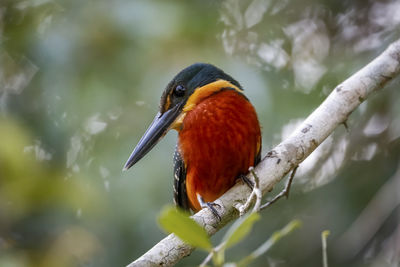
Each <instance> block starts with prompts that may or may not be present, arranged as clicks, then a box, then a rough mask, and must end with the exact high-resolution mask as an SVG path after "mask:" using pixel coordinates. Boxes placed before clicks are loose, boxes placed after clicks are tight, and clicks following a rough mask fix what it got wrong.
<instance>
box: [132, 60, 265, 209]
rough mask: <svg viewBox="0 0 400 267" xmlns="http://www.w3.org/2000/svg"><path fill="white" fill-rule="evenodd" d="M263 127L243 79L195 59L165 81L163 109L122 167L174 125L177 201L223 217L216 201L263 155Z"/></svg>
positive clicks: (137, 156)
mask: <svg viewBox="0 0 400 267" xmlns="http://www.w3.org/2000/svg"><path fill="white" fill-rule="evenodd" d="M260 128H261V127H260V124H259V120H258V116H257V113H256V110H255V108H254V106H253V105H252V104H251V103H250V101H249V99H248V98H247V97H246V96H245V95H244V90H243V88H242V86H241V85H240V84H239V82H237V81H236V80H235V79H234V78H232V77H231V76H230V75H228V74H226V73H225V72H224V71H223V70H221V69H219V68H218V67H215V66H214V65H212V64H208V63H195V64H192V65H190V66H189V67H186V68H185V69H183V70H182V71H180V72H179V73H178V74H177V75H176V76H175V77H174V78H173V79H172V81H170V82H169V83H168V85H167V86H166V88H165V90H164V92H163V93H162V96H161V101H160V106H159V111H158V113H157V114H156V116H155V118H154V120H153V122H152V123H151V124H150V126H149V127H148V129H147V130H146V132H145V133H144V135H143V136H142V138H141V139H140V141H139V142H138V144H137V145H136V147H135V148H134V150H133V152H132V153H131V155H130V156H129V158H128V160H127V162H126V163H125V165H124V170H127V169H129V168H130V167H132V166H133V165H134V164H135V163H137V162H138V161H139V160H140V159H141V158H142V157H143V156H145V155H146V154H147V153H148V152H149V151H150V150H151V149H152V148H153V147H154V146H155V145H156V144H157V143H158V141H160V140H161V139H162V137H163V136H165V134H166V133H167V132H168V131H169V130H171V129H174V130H176V131H177V132H178V140H177V144H176V148H175V153H174V157H173V162H174V168H173V175H174V183H173V191H174V192H173V193H174V203H175V205H176V206H178V207H180V208H182V209H184V210H192V211H193V212H197V211H199V210H201V209H202V208H205V207H208V208H209V209H211V211H212V212H213V213H214V214H215V215H216V216H217V217H219V215H218V212H217V211H216V209H215V208H214V205H216V204H214V203H213V202H214V201H215V200H216V199H217V198H219V197H220V196H221V195H223V194H224V193H225V192H226V191H227V190H229V189H230V188H231V187H232V186H233V185H234V184H235V183H236V181H237V180H238V179H239V178H244V177H245V174H247V172H248V169H249V167H252V166H256V165H257V163H259V161H260V159H261V143H262V141H261V129H260Z"/></svg>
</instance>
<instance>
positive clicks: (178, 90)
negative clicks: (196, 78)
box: [174, 85, 186, 97]
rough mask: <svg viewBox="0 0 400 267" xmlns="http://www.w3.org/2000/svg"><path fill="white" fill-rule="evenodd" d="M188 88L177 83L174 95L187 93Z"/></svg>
mask: <svg viewBox="0 0 400 267" xmlns="http://www.w3.org/2000/svg"><path fill="white" fill-rule="evenodd" d="M185 91H186V88H185V87H183V86H182V85H177V86H176V87H175V89H174V95H175V96H177V97H181V96H183V95H184V94H185Z"/></svg>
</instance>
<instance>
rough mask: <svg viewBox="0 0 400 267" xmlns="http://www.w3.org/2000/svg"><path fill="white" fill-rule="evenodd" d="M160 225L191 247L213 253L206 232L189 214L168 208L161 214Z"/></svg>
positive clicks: (171, 207)
mask: <svg viewBox="0 0 400 267" xmlns="http://www.w3.org/2000/svg"><path fill="white" fill-rule="evenodd" d="M159 223H160V225H161V227H162V228H163V229H164V230H165V231H167V232H169V233H174V234H175V235H176V236H178V237H179V238H180V239H182V240H183V241H184V242H186V243H188V244H189V245H191V246H193V247H197V248H201V249H204V250H206V251H211V249H212V245H211V241H210V238H209V237H208V234H207V232H206V230H204V229H203V228H202V227H201V226H200V225H198V224H197V223H196V222H195V221H194V220H192V219H191V218H190V217H189V214H188V213H186V212H183V211H181V210H178V209H177V208H175V207H173V206H167V207H165V208H164V209H163V210H162V212H161V215H160V218H159Z"/></svg>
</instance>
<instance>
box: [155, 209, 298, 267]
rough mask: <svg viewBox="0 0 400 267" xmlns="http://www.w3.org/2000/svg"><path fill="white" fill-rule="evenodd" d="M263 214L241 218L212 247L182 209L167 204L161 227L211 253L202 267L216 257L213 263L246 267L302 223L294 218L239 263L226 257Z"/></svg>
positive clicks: (208, 238) (208, 239)
mask: <svg viewBox="0 0 400 267" xmlns="http://www.w3.org/2000/svg"><path fill="white" fill-rule="evenodd" d="M260 217H261V216H260V214H259V213H258V212H251V213H248V214H246V215H244V216H243V217H241V218H239V219H238V220H236V221H235V222H234V223H233V224H232V225H231V226H230V227H229V229H228V230H227V232H226V234H225V236H224V237H223V239H222V241H221V242H220V244H219V245H218V246H215V247H213V246H212V244H211V241H210V237H209V236H208V234H207V232H206V231H205V230H204V229H203V228H202V227H201V226H200V225H199V224H197V223H196V222H195V221H194V220H193V219H192V218H190V217H189V214H188V213H187V212H185V211H182V210H181V209H179V208H175V207H172V206H166V207H165V208H164V210H163V211H162V213H161V215H160V218H159V222H160V225H161V227H162V228H163V229H164V230H166V231H167V232H168V233H174V234H175V235H176V236H178V237H179V238H180V239H182V240H183V241H184V242H186V243H188V244H190V245H191V246H193V247H195V248H199V249H202V250H204V251H206V252H209V255H208V256H207V257H206V258H205V260H204V261H203V262H202V263H201V264H200V266H208V263H209V262H210V261H211V260H212V263H213V266H241V267H245V266H249V264H250V263H251V262H253V261H254V260H255V259H257V258H258V257H260V256H262V255H263V254H265V253H266V252H267V251H269V250H270V248H271V247H272V246H274V245H276V243H277V242H278V241H279V240H280V239H281V238H282V237H284V236H286V235H288V234H290V233H291V232H293V231H294V230H295V229H297V228H299V227H300V226H301V222H300V221H299V220H293V221H291V222H290V223H288V224H287V225H286V226H285V227H283V228H282V229H281V230H278V231H275V232H274V233H273V234H272V236H271V237H270V238H269V239H268V240H267V241H265V242H264V243H263V244H262V245H261V246H260V247H258V248H257V249H255V250H254V251H253V252H251V253H250V254H249V255H247V256H246V257H244V258H243V259H241V260H239V261H238V262H237V263H234V262H227V261H226V259H225V252H226V250H228V249H229V248H231V247H233V246H234V245H237V244H238V243H240V242H242V241H243V240H244V238H246V237H247V236H248V235H249V234H250V232H251V230H252V228H253V226H254V224H255V223H256V222H257V221H258V220H260Z"/></svg>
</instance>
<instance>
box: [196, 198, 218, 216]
mask: <svg viewBox="0 0 400 267" xmlns="http://www.w3.org/2000/svg"><path fill="white" fill-rule="evenodd" d="M197 200H198V201H199V204H200V207H201V208H202V209H203V208H208V209H209V210H210V211H211V212H212V214H214V216H215V217H217V219H218V221H221V216H220V215H219V213H218V211H217V210H216V209H215V206H218V207H221V206H220V205H219V204H217V203H214V202H205V201H204V199H203V197H202V196H200V195H199V194H197Z"/></svg>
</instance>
